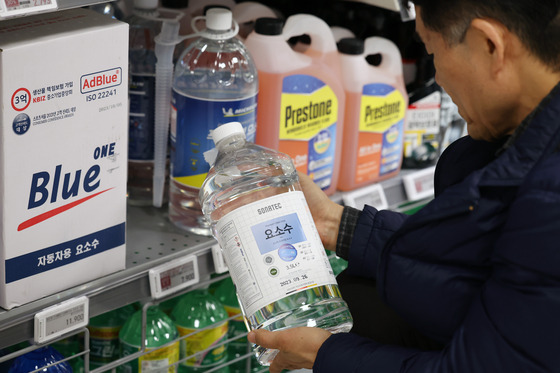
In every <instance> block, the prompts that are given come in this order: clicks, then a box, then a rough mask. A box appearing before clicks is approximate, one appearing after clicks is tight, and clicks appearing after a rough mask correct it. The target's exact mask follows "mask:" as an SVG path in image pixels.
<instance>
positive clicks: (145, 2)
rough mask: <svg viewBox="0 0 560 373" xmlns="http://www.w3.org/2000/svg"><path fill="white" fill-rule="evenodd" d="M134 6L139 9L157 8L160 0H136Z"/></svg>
mask: <svg viewBox="0 0 560 373" xmlns="http://www.w3.org/2000/svg"><path fill="white" fill-rule="evenodd" d="M134 7H135V8H137V9H156V8H157V7H158V0H134Z"/></svg>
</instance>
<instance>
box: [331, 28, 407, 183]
mask: <svg viewBox="0 0 560 373" xmlns="http://www.w3.org/2000/svg"><path fill="white" fill-rule="evenodd" d="M338 49H339V53H340V61H341V63H342V74H343V82H344V90H345V92H346V112H345V117H344V136H343V142H342V148H343V149H344V152H343V153H342V164H343V165H344V167H342V168H341V172H340V178H339V181H338V189H339V190H342V191H348V190H353V189H356V188H359V187H363V186H366V185H368V184H372V183H374V182H378V181H381V180H384V179H387V178H390V177H393V176H396V175H397V174H398V173H399V171H400V169H401V164H402V161H403V134H404V123H405V120H406V111H407V107H408V94H407V92H406V88H405V85H404V78H403V69H402V59H401V54H400V52H399V49H398V48H397V46H396V45H395V44H394V43H393V42H392V41H390V40H388V39H385V38H381V37H370V38H367V39H366V40H365V41H364V40H361V39H357V38H344V39H341V40H340V41H339V43H338ZM372 55H380V56H381V63H380V64H379V65H377V66H374V65H371V64H369V63H368V62H367V60H366V58H367V57H368V56H372Z"/></svg>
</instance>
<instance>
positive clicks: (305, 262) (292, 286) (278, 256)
mask: <svg viewBox="0 0 560 373" xmlns="http://www.w3.org/2000/svg"><path fill="white" fill-rule="evenodd" d="M212 136H213V139H214V141H215V143H216V148H217V150H218V154H217V158H216V161H215V164H214V166H213V167H212V169H211V170H210V172H209V173H208V177H207V178H206V180H205V182H204V184H203V186H202V188H201V191H200V201H201V205H202V210H203V212H204V215H205V216H206V218H207V219H208V220H209V221H210V222H211V224H212V230H213V234H214V236H215V237H216V238H217V240H218V242H219V244H220V247H221V248H222V251H223V253H224V258H225V259H226V263H227V264H228V268H229V271H230V274H231V277H232V280H233V282H234V283H235V286H236V289H237V295H238V297H239V301H240V302H239V303H240V305H241V306H242V310H243V314H244V316H245V319H246V323H247V326H248V327H249V328H250V329H258V328H263V329H267V330H280V329H285V328H291V327H297V326H311V327H320V328H324V329H327V330H329V331H331V332H334V333H336V332H347V331H349V330H350V329H351V327H352V316H351V315H350V312H349V310H348V307H347V305H346V302H345V301H344V300H343V299H342V297H341V295H340V292H339V289H338V285H337V282H336V279H335V277H334V274H333V271H332V269H331V266H330V264H329V259H328V257H327V255H326V253H325V250H324V248H323V245H322V243H321V239H320V237H319V233H318V232H317V229H316V228H315V225H314V222H313V218H312V216H311V212H310V211H309V208H308V206H307V202H306V200H305V197H304V195H303V192H302V190H301V186H300V184H299V179H298V174H297V171H296V169H295V167H294V164H293V162H292V159H291V158H290V157H289V156H288V155H286V154H284V153H280V152H278V151H276V150H272V149H268V148H264V147H262V146H259V145H255V144H253V143H250V142H247V141H246V140H245V134H244V132H243V129H242V127H241V125H240V124H239V123H235V122H232V123H228V124H225V125H223V126H220V127H218V128H217V129H216V130H214V131H213V133H212ZM276 352H277V351H276V350H268V349H265V348H263V347H260V346H257V347H256V350H255V353H256V356H257V359H258V360H259V362H260V363H261V364H262V365H269V364H270V361H271V360H272V359H273V358H274V356H275V355H276Z"/></svg>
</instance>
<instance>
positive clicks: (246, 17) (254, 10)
mask: <svg viewBox="0 0 560 373" xmlns="http://www.w3.org/2000/svg"><path fill="white" fill-rule="evenodd" d="M232 12H233V19H235V21H236V22H237V23H238V24H239V34H237V37H238V38H239V39H241V40H242V41H243V40H245V39H246V38H247V36H248V35H249V34H250V33H251V31H253V28H254V27H253V26H254V23H255V21H256V20H257V19H259V18H263V17H277V16H278V15H277V14H276V13H275V12H274V10H272V9H271V8H269V7H268V6H266V5H263V4H261V3H257V2H255V1H245V2H242V3H239V4H236V5H235V7H234V8H233V10H232Z"/></svg>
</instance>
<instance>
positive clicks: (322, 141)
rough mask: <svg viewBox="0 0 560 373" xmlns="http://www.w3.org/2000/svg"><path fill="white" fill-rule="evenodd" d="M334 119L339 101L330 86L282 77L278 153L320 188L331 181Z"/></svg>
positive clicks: (307, 78)
mask: <svg viewBox="0 0 560 373" xmlns="http://www.w3.org/2000/svg"><path fill="white" fill-rule="evenodd" d="M337 120H338V99H337V97H336V95H335V93H334V92H333V90H332V89H331V87H329V86H328V85H327V84H325V83H324V82H323V81H322V80H320V79H317V78H316V77H314V76H310V75H290V76H287V77H285V78H284V80H283V82H282V99H281V103H280V133H279V139H280V143H279V146H278V150H280V151H281V152H283V153H286V154H288V155H289V156H291V157H292V159H293V160H294V164H295V166H296V168H297V170H298V171H300V172H303V173H305V174H307V175H309V176H310V177H311V178H312V179H313V181H314V182H315V183H316V184H317V185H319V186H320V187H321V188H322V189H327V188H329V187H330V185H331V183H332V181H333V180H332V177H333V172H334V164H335V149H336V141H337V139H336V126H337Z"/></svg>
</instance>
